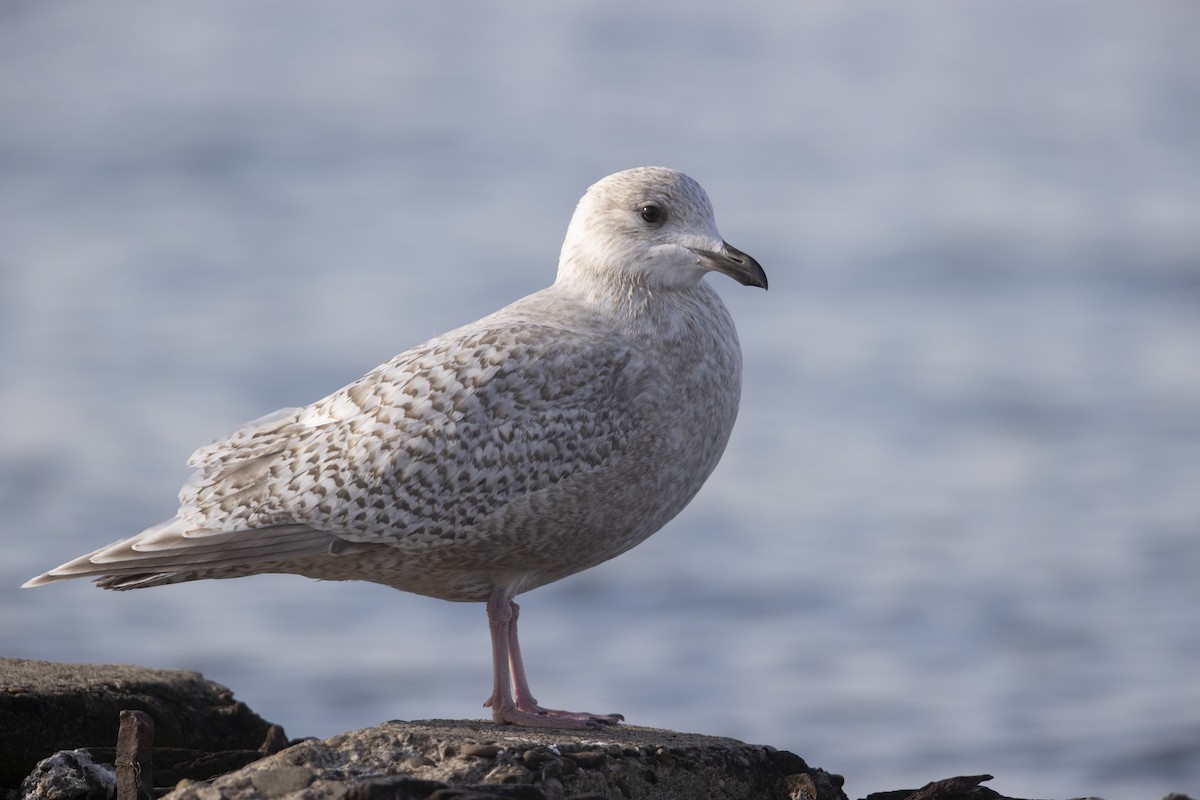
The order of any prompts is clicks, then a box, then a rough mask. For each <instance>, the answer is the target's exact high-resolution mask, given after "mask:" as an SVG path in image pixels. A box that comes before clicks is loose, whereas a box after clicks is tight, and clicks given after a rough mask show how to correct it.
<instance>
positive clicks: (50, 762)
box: [20, 750, 117, 800]
mask: <svg viewBox="0 0 1200 800" xmlns="http://www.w3.org/2000/svg"><path fill="white" fill-rule="evenodd" d="M116 791H117V775H116V773H115V772H113V771H112V770H111V769H109V768H108V767H105V766H103V765H101V764H97V763H95V762H94V761H92V758H91V756H90V755H88V752H87V751H86V750H64V751H62V752H59V753H55V754H54V755H52V756H50V757H49V758H47V759H45V760H43V761H39V762H38V765H37V767H35V768H34V770H33V772H32V773H30V775H29V777H27V778H26V779H25V780H24V782H23V783H22V784H21V794H20V796H21V798H22V800H108V799H109V798H111V797H112V796H113V795H114V794H115V793H116Z"/></svg>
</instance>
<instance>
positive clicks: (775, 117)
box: [0, 0, 1200, 800]
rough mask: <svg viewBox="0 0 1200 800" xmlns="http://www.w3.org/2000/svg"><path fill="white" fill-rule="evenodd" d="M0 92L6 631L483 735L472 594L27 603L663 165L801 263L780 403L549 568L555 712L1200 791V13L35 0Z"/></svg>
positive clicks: (282, 588)
mask: <svg viewBox="0 0 1200 800" xmlns="http://www.w3.org/2000/svg"><path fill="white" fill-rule="evenodd" d="M0 121H2V124H0V371H2V375H3V379H2V382H0V410H2V413H0V443H2V452H0V503H2V508H3V514H2V518H3V522H2V523H0V525H2V526H3V528H2V536H3V540H2V541H3V546H4V557H3V559H0V604H2V608H3V612H2V616H0V655H4V656H16V657H24V658H40V659H54V660H61V661H86V662H112V661H122V662H135V663H141V664H146V665H154V666H163V667H180V668H189V669H196V670H200V671H203V672H204V673H205V675H206V676H208V677H210V678H212V679H214V680H217V681H220V682H222V683H225V684H227V685H228V686H230V687H232V688H233V689H234V690H235V692H236V693H237V696H238V697H239V698H240V699H242V700H244V701H246V702H247V703H248V704H250V706H251V707H253V708H254V709H255V710H257V711H258V712H259V713H261V714H262V715H263V716H265V717H267V718H268V719H271V720H273V721H277V722H280V723H282V724H284V725H285V727H286V729H287V731H288V733H289V734H290V735H292V736H302V735H311V736H329V735H332V734H335V733H338V732H340V731H343V730H348V729H351V728H355V727H364V726H369V725H373V724H376V723H379V722H381V721H383V720H387V719H393V718H405V719H417V718H428V717H480V716H482V715H483V714H484V710H483V709H482V708H481V707H480V703H481V702H482V701H483V699H484V698H485V697H486V696H487V694H488V692H489V690H490V686H489V675H490V671H489V654H488V639H487V629H486V624H485V619H484V613H483V609H482V607H481V606H477V605H454V604H449V603H441V602H437V601H433V600H427V599H423V598H419V597H415V596H409V595H403V594H400V593H397V592H394V591H392V590H388V589H383V588H381V587H375V586H370V585H356V584H318V583H315V582H310V581H306V580H303V579H300V578H294V577H281V576H272V577H260V578H254V579H249V580H243V581H230V582H208V583H198V584H193V585H185V586H175V587H169V588H166V589H156V590H154V591H153V592H145V593H141V592H134V593H122V594H118V593H108V592H100V591H98V590H96V589H95V588H94V587H92V586H90V585H89V584H87V583H82V582H80V583H76V584H63V585H59V586H55V587H52V588H48V589H40V590H37V591H36V592H22V591H20V590H18V589H17V586H18V585H19V584H20V583H21V582H22V581H24V580H25V579H26V578H28V577H31V576H32V575H34V574H36V573H39V572H41V571H43V570H44V569H46V568H49V567H51V566H53V565H55V564H58V563H60V562H62V561H64V560H66V559H67V558H69V557H73V556H76V555H79V554H81V553H83V552H85V551H87V550H90V549H93V548H94V547H97V546H99V545H102V544H105V543H107V542H109V541H111V540H113V539H116V538H121V537H123V536H126V535H130V534H133V533H135V532H137V531H139V530H141V529H142V528H144V527H146V526H148V525H150V524H152V523H154V522H157V521H159V520H161V519H164V518H166V517H168V516H170V515H171V514H172V512H173V511H174V509H175V494H176V492H177V490H178V488H179V485H180V484H181V483H182V482H183V480H184V479H185V478H186V477H187V475H188V471H187V469H186V467H185V466H184V464H183V462H184V460H185V458H186V457H187V455H188V454H189V453H190V452H191V450H192V449H193V448H194V447H195V446H196V445H198V444H200V443H203V442H205V441H208V440H211V439H213V438H215V437H217V436H220V435H223V434H225V433H227V432H228V431H230V430H232V429H233V428H235V427H237V426H238V425H239V424H241V423H242V422H244V421H246V420H248V419H251V418H253V417H257V416H259V415H262V414H264V413H266V412H269V411H271V410H273V409H275V408H278V407H281V406H287V405H298V404H303V403H307V402H311V401H312V400H315V399H317V398H319V397H321V396H323V395H324V394H326V393H327V392H329V391H332V390H333V389H336V388H337V387H339V386H341V385H343V384H344V383H346V382H348V381H350V380H352V379H354V378H356V377H358V376H359V375H360V374H361V373H363V372H364V371H366V370H367V369H369V368H371V367H373V366H374V365H375V364H377V363H379V362H380V361H383V360H384V359H386V358H388V357H390V356H391V355H393V354H394V353H396V352H399V351H400V350H403V349H405V348H407V347H408V346H411V345H412V344H415V343H417V342H419V341H421V340H423V339H425V338H427V337H428V336H431V335H433V334H435V333H438V332H440V331H442V330H445V329H448V328H450V327H453V326H456V325H458V324H461V323H463V322H466V321H469V320H472V319H475V318H476V317H478V316H480V315H482V314H484V313H486V312H488V311H491V310H493V309H494V308H496V307H499V306H500V305H502V304H504V303H506V302H508V301H510V300H512V299H515V298H517V297H519V296H521V295H523V294H526V293H528V292H530V291H532V290H535V289H538V288H540V287H542V286H543V285H545V284H547V283H548V282H549V281H550V280H552V277H553V274H554V268H555V262H556V258H557V254H558V247H559V245H560V243H561V239H562V235H563V232H564V230H565V227H566V223H567V220H568V219H569V217H570V213H571V210H572V208H573V206H574V203H575V201H576V200H577V198H578V197H579V195H580V194H582V192H583V190H584V189H585V188H586V187H587V186H588V185H589V184H590V183H591V182H593V181H594V180H596V179H598V178H600V177H602V176H603V175H605V174H607V173H610V172H613V171H616V170H619V169H623V168H626V167H630V166H635V165H639V164H664V165H668V166H673V167H676V168H679V169H682V170H684V171H686V172H688V173H690V174H692V175H693V176H694V177H696V178H697V179H698V180H700V181H701V183H702V184H703V185H704V186H705V187H706V188H707V189H708V191H709V193H710V195H711V197H712V198H713V202H714V204H715V206H716V210H717V220H718V224H719V225H720V228H721V231H722V233H723V234H724V235H725V237H726V238H727V239H728V240H729V241H730V242H732V243H733V244H735V245H736V246H738V247H740V248H742V249H744V250H746V251H748V252H750V253H751V254H753V255H754V256H756V257H757V258H758V259H759V260H760V261H761V262H762V263H763V265H764V266H765V268H766V270H767V272H768V274H769V276H770V280H771V290H770V292H768V293H766V294H764V293H762V292H761V291H757V290H748V289H743V288H742V287H740V286H737V285H736V284H734V283H733V282H732V281H728V280H723V279H720V278H719V276H715V277H717V279H716V280H713V283H714V285H716V286H717V287H718V290H719V291H720V292H721V293H722V295H723V296H724V297H725V298H726V300H727V303H728V305H729V306H730V307H731V310H732V311H733V314H734V316H735V318H736V319H737V320H738V323H739V327H740V331H741V337H742V341H743V347H744V350H745V353H746V361H747V369H746V384H745V390H744V394H743V410H742V416H741V419H740V420H739V423H738V427H737V429H736V430H735V431H734V436H733V441H732V443H731V445H730V448H729V450H728V452H727V454H726V456H725V459H724V461H723V463H722V464H721V466H720V468H719V469H718V471H717V473H716V474H715V475H714V476H713V478H712V480H711V481H710V483H709V485H708V486H707V487H706V489H705V490H704V491H703V492H702V493H701V495H700V497H699V498H698V499H697V500H696V501H695V502H694V503H693V504H692V506H691V507H690V508H689V509H688V510H687V511H686V512H685V513H684V514H683V515H682V516H680V517H679V518H678V519H677V520H676V521H675V522H673V523H672V524H671V525H670V526H669V527H668V528H666V529H665V530H664V531H662V532H661V533H660V534H658V535H657V536H656V537H654V538H652V539H651V540H650V541H649V542H647V543H646V544H644V545H643V546H641V547H639V548H637V549H636V550H634V551H633V552H631V553H629V554H627V555H625V556H623V557H621V558H619V559H617V560H616V561H614V562H611V563H609V564H607V565H604V566H602V567H600V568H597V569H595V570H592V571H591V572H588V573H585V574H583V575H580V576H576V577H574V578H571V579H569V580H566V581H563V582H561V583H559V584H557V585H554V586H551V587H547V588H545V589H541V590H538V591H536V592H533V593H531V594H529V595H527V596H526V597H525V600H524V601H523V603H524V605H523V607H524V614H523V617H522V618H523V621H524V622H525V625H524V627H523V629H522V630H523V633H524V636H523V639H522V642H523V644H524V645H525V649H526V654H527V660H528V662H529V663H530V665H531V667H530V669H531V680H532V682H533V685H534V687H535V689H536V690H537V693H538V696H539V698H541V699H542V700H543V701H545V702H546V703H548V704H550V705H559V706H566V707H581V708H589V709H592V710H595V711H610V710H615V711H620V712H622V713H624V714H625V715H626V716H627V717H628V719H629V721H630V722H632V723H636V724H642V725H652V726H662V727H669V728H675V729H680V730H688V731H696V732H703V733H710V734H718V735H727V736H734V737H738V738H741V739H745V740H749V741H752V742H760V743H769V744H773V745H775V746H777V747H781V748H787V749H791V750H794V751H795V752H797V753H799V754H801V755H803V756H804V757H805V758H806V759H808V760H809V761H810V763H813V764H815V765H819V766H821V767H824V768H826V769H829V770H831V771H835V772H841V773H844V774H845V775H847V777H848V783H847V791H848V793H849V794H850V796H851V797H861V796H863V795H865V794H866V793H868V792H871V791H877V790H882V789H895V788H902V787H905V786H912V787H916V786H920V785H921V784H923V783H925V782H926V781H928V780H933V779H936V778H941V777H946V776H949V775H955V774H969V773H977V772H985V771H986V772H991V773H993V774H995V775H996V776H997V778H996V780H995V781H993V782H992V784H991V785H992V786H993V787H994V788H996V789H997V790H999V791H1001V792H1004V793H1007V794H1010V795H1014V796H1021V797H1059V798H1062V797H1069V796H1078V795H1084V794H1093V795H1099V796H1102V797H1105V798H1109V799H1110V800H1114V799H1115V798H1139V797H1140V798H1156V797H1161V796H1162V795H1163V794H1165V793H1166V792H1167V791H1170V790H1176V791H1188V792H1191V793H1192V794H1193V795H1196V794H1197V793H1200V678H1198V677H1197V676H1198V675H1200V669H1198V664H1200V580H1198V579H1197V576H1198V575H1200V5H1197V4H1196V3H1192V2H1182V1H1180V2H1159V1H1158V0H1152V1H1151V2H1142V3H1125V2H1115V1H1114V0H1100V1H1099V2H1097V1H1088V2H1083V1H1082V0H1067V1H1065V2H1056V3H1045V2H1034V1H1033V0H983V1H982V2H974V3H957V2H950V0H930V1H929V2H913V3H904V4H900V3H891V2H883V1H882V0H878V1H873V2H854V3H843V2H840V1H839V0H818V1H817V2H806V3H796V4H789V3H767V2H753V1H752V2H747V3H737V4H731V3H719V2H698V3H695V2H694V3H684V2H660V3H652V4H633V3H607V2H606V3H600V2H579V3H554V2H530V3H522V4H483V3H466V2H458V1H457V0H452V1H451V2H442V3H426V4H401V3H391V2H386V1H385V0H369V1H367V2H360V3H356V4H353V5H350V6H346V5H339V4H323V3H316V2H245V1H244V0H210V2H206V3H203V4H188V5H180V4H167V3H132V2H118V3H103V4H100V3H95V4H84V3H44V2H34V1H33V0H24V1H21V0H8V1H7V2H5V3H4V4H3V5H2V6H0ZM710 280H712V278H710Z"/></svg>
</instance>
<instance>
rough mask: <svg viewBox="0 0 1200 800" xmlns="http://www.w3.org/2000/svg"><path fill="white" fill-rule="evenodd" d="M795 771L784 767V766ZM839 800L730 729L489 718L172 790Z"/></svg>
mask: <svg viewBox="0 0 1200 800" xmlns="http://www.w3.org/2000/svg"><path fill="white" fill-rule="evenodd" d="M793 769H794V770H797V771H796V772H788V770H793ZM430 796H437V797H458V796H463V797H467V796H469V797H472V798H497V797H505V798H528V799H529V800H563V799H564V798H585V797H586V798H594V799H595V800H599V799H600V798H609V797H613V798H621V799H622V800H638V798H654V799H655V800H671V798H687V799H688V800H699V799H700V798H722V799H725V798H747V799H749V798H753V799H754V800H771V799H772V798H778V800H788V799H789V798H797V799H799V798H806V799H807V800H846V796H845V794H844V793H843V792H842V791H841V779H840V778H838V777H837V776H834V775H830V774H829V773H826V772H824V771H823V770H819V769H811V768H809V767H808V765H807V764H805V763H804V760H803V759H801V758H800V757H799V756H796V755H794V754H791V753H785V752H782V751H778V750H775V749H774V748H769V747H763V746H760V745H748V744H744V743H742V742H739V741H736V740H734V739H722V738H717V737H713V736H699V735H694V734H682V733H675V732H672V731H663V730H654V729H650V728H638V727H633V726H627V725H622V726H620V727H617V728H613V729H604V730H598V731H589V732H586V733H578V732H567V731H539V730H533V729H529V728H501V727H497V726H495V725H494V724H492V723H490V722H472V721H461V720H435V721H427V722H398V721H397V722H389V723H386V724H384V725H381V726H379V727H376V728H368V729H365V730H359V731H352V732H350V733H345V734H341V735H340V736H334V737H332V738H330V739H326V740H324V741H316V740H310V741H306V742H301V743H299V744H296V745H294V746H292V747H290V748H288V749H286V750H284V751H282V752H280V753H277V754H275V755H274V756H271V757H269V758H264V759H262V760H261V761H257V762H255V763H253V764H250V765H249V766H247V767H245V768H243V769H240V770H238V771H236V772H233V773H231V774H228V775H224V776H222V777H220V778H217V779H216V780H214V781H211V782H209V783H203V784H191V785H188V786H183V787H181V788H179V789H177V790H176V791H174V792H172V793H171V794H169V795H168V796H167V797H168V798H169V800H276V799H277V798H287V800H407V799H408V798H426V797H430Z"/></svg>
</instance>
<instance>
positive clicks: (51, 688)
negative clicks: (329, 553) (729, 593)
mask: <svg viewBox="0 0 1200 800" xmlns="http://www.w3.org/2000/svg"><path fill="white" fill-rule="evenodd" d="M118 731H119V735H118ZM114 742H116V746H115V747H114V746H113V744H114ZM990 777H991V776H988V775H975V776H965V777H957V778H949V779H946V780H941V781H936V782H933V783H930V784H928V785H927V786H925V787H924V788H922V789H919V790H911V789H907V790H899V791H894V792H880V793H877V794H873V795H870V796H869V797H868V799H867V800H1001V798H1000V795H999V794H997V793H996V792H993V791H991V790H990V789H987V788H986V787H983V786H981V785H980V784H981V783H982V782H984V781H986V780H988V779H989V778H990ZM841 787H842V779H841V778H840V777H839V776H837V775H833V774H830V773H828V772H826V771H824V770H821V769H817V768H813V767H810V766H809V765H808V764H806V763H805V762H804V759H802V758H801V757H800V756H798V755H796V754H794V753H789V752H787V751H784V750H777V749H775V748H773V747H768V746H764V745H751V744H745V743H743V742H739V741H736V740H734V739H723V738H719V737H713V736H699V735H695V734H686V733H676V732H674V731H665V730H654V729H650V728H639V727H635V726H629V725H621V726H619V727H615V728H611V729H605V730H598V731H588V732H585V733H573V732H566V731H540V730H534V729H529V728H515V727H498V726H496V725H494V724H492V723H491V722H478V721H464V720H433V721H423V722H401V721H392V722H387V723H384V724H383V725H380V726H378V727H375V728H368V729H365V730H359V731H352V732H350V733H344V734H341V735H339V736H334V737H332V738H329V739H326V740H324V741H319V740H316V739H305V740H298V741H292V742H288V741H287V739H286V737H285V736H284V734H283V730H282V728H280V727H279V726H277V725H272V724H271V723H269V722H267V721H265V720H263V719H261V718H260V717H258V715H256V714H254V713H253V712H252V711H250V709H249V708H247V707H246V706H245V705H244V704H242V703H239V702H237V701H236V700H234V699H233V694H232V692H230V691H229V690H228V689H226V688H225V687H224V686H221V685H219V684H216V683H212V682H211V681H206V680H205V679H204V678H203V676H201V675H200V674H199V673H195V672H185V671H176V670H155V669H146V668H142V667H131V666H124V665H117V666H111V665H105V666H99V665H85V664H54V663H47V662H37V661H23V660H18V659H0V796H5V797H7V800H153V799H154V798H162V797H166V798H167V799H168V800H498V799H499V798H510V800H511V799H512V798H521V799H523V800H601V799H602V798H620V800H638V798H654V799H655V800H672V799H673V798H688V800H694V799H702V798H722V800H724V799H725V798H734V799H736V798H747V799H749V798H754V800H775V799H778V800H785V799H787V800H846V795H845V794H844V793H843V792H842V788H841ZM1173 797H1174V799H1175V800H1187V798H1185V797H1184V796H1183V795H1175V796H1173Z"/></svg>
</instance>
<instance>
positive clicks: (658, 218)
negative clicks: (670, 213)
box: [638, 203, 667, 225]
mask: <svg viewBox="0 0 1200 800" xmlns="http://www.w3.org/2000/svg"><path fill="white" fill-rule="evenodd" d="M638 214H640V215H641V217H642V219H644V220H646V222H649V223H650V224H651V225H657V224H658V223H660V222H662V221H663V220H664V219H666V218H667V212H665V211H663V210H662V207H661V206H658V205H655V204H654V203H647V204H646V205H644V206H642V207H641V208H639V209H638Z"/></svg>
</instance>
